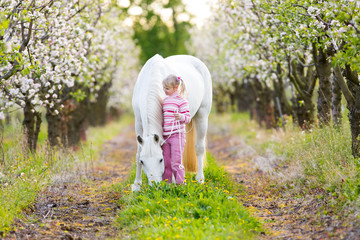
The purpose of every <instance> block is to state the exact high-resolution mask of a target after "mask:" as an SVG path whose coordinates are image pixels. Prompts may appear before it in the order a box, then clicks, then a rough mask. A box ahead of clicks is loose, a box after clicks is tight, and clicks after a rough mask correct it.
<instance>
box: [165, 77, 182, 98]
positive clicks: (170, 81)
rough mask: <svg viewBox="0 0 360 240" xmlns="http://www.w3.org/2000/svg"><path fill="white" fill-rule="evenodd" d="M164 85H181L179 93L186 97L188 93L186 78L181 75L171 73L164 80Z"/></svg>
mask: <svg viewBox="0 0 360 240" xmlns="http://www.w3.org/2000/svg"><path fill="white" fill-rule="evenodd" d="M162 84H163V86H164V87H172V88H174V87H179V95H180V96H182V97H185V94H186V86H185V84H184V80H182V78H181V77H177V76H175V75H174V74H170V75H169V76H167V77H166V78H165V79H164V80H163V82H162Z"/></svg>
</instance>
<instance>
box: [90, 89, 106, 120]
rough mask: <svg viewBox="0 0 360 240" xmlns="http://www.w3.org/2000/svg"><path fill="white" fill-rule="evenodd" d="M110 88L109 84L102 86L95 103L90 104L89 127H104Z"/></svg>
mask: <svg viewBox="0 0 360 240" xmlns="http://www.w3.org/2000/svg"><path fill="white" fill-rule="evenodd" d="M110 87H111V82H109V83H106V84H104V85H103V86H102V87H101V89H100V90H99V92H98V96H97V98H96V102H94V103H90V108H89V124H90V125H91V126H104V125H105V124H106V117H107V111H106V109H107V104H108V102H109V88H110Z"/></svg>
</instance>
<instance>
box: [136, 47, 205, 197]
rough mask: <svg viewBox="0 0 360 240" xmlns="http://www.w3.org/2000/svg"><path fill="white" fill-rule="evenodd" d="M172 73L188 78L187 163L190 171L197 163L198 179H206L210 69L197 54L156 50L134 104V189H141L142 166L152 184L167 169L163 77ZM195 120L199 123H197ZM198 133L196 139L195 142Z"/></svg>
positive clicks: (140, 80) (138, 83) (138, 84)
mask: <svg viewBox="0 0 360 240" xmlns="http://www.w3.org/2000/svg"><path fill="white" fill-rule="evenodd" d="M169 74H174V75H176V76H180V77H181V78H182V79H183V80H184V83H185V85H186V89H187V100H188V102H189V107H190V114H191V117H192V120H191V123H190V124H189V127H187V131H188V132H187V134H186V135H187V136H186V145H185V150H184V155H183V165H184V166H185V170H186V171H190V172H194V171H196V163H197V176H196V180H197V181H198V182H201V183H202V182H204V171H203V163H204V161H203V160H204V158H205V137H206V132H207V128H208V116H209V113H210V110H211V104H212V83H211V76H210V73H209V70H208V69H207V67H206V66H205V64H204V63H203V62H201V61H200V60H199V59H197V58H195V57H193V56H188V55H176V56H170V57H167V58H163V57H161V56H160V55H158V54H156V55H155V56H153V57H152V58H150V59H149V60H148V61H147V62H146V63H145V65H144V66H143V68H142V69H141V71H140V73H139V76H138V79H137V81H136V84H135V88H134V92H133V98H132V105H133V109H134V114H135V131H136V136H137V142H138V148H137V154H136V165H137V169H136V178H135V182H134V184H133V185H132V190H133V191H138V190H140V185H141V183H142V181H141V171H142V169H144V172H145V174H146V176H147V178H148V180H149V184H150V185H152V182H153V181H154V182H160V181H161V180H162V175H163V173H164V161H163V154H162V149H161V143H162V142H163V141H164V139H163V136H162V133H163V130H162V123H163V115H162V99H164V97H165V93H164V91H163V87H162V80H163V79H164V78H165V77H166V76H168V75H169ZM194 122H195V127H193V124H194ZM195 135H196V143H195V144H194V136H195ZM195 151H196V155H195ZM196 158H197V162H196Z"/></svg>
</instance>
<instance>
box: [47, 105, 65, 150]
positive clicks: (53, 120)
mask: <svg viewBox="0 0 360 240" xmlns="http://www.w3.org/2000/svg"><path fill="white" fill-rule="evenodd" d="M46 120H47V122H48V140H49V144H50V146H51V147H54V146H58V145H59V139H60V136H61V131H60V126H61V119H60V115H59V114H55V113H53V111H51V109H49V108H48V109H47V110H46Z"/></svg>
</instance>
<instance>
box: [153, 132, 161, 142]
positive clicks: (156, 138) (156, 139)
mask: <svg viewBox="0 0 360 240" xmlns="http://www.w3.org/2000/svg"><path fill="white" fill-rule="evenodd" d="M159 139H160V138H159V136H158V135H156V134H155V135H154V140H155V142H156V143H159Z"/></svg>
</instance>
